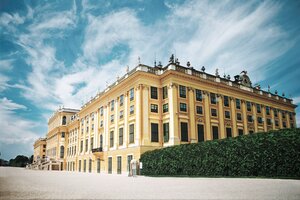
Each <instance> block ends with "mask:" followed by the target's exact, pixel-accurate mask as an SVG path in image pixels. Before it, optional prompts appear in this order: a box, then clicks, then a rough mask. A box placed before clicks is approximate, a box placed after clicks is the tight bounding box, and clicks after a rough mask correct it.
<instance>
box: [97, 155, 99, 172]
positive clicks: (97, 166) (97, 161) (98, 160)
mask: <svg viewBox="0 0 300 200" xmlns="http://www.w3.org/2000/svg"><path fill="white" fill-rule="evenodd" d="M97 173H100V158H98V159H97Z"/></svg>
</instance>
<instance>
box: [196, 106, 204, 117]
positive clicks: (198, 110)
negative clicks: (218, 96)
mask: <svg viewBox="0 0 300 200" xmlns="http://www.w3.org/2000/svg"><path fill="white" fill-rule="evenodd" d="M196 113H197V114H198V115H203V109H202V106H196Z"/></svg>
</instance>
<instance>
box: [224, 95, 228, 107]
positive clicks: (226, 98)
mask: <svg viewBox="0 0 300 200" xmlns="http://www.w3.org/2000/svg"><path fill="white" fill-rule="evenodd" d="M224 106H225V107H229V97H228V96H224Z"/></svg>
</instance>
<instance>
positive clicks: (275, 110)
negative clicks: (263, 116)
mask: <svg viewBox="0 0 300 200" xmlns="http://www.w3.org/2000/svg"><path fill="white" fill-rule="evenodd" d="M274 116H275V117H278V111H277V109H274Z"/></svg>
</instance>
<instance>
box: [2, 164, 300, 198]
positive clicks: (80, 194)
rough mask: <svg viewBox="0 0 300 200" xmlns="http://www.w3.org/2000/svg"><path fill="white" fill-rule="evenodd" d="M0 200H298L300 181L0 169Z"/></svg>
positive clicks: (299, 196)
mask: <svg viewBox="0 0 300 200" xmlns="http://www.w3.org/2000/svg"><path fill="white" fill-rule="evenodd" d="M0 199H1V200H2V199H3V200H6V199H300V181H299V180H280V179H244V178H152V177H137V178H132V177H127V176H123V175H106V174H88V173H78V172H57V171H34V170H26V169H21V168H9V167H7V168H3V167H0Z"/></svg>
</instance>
